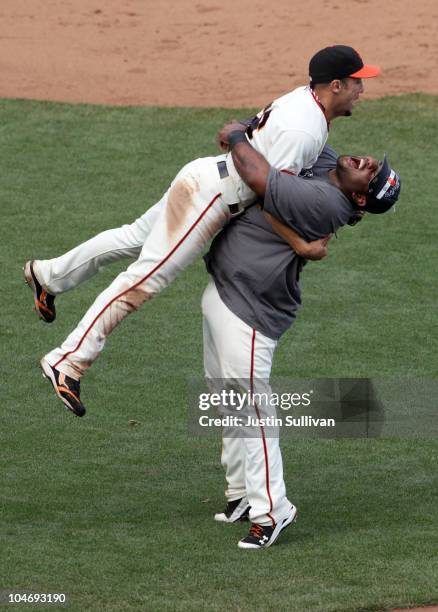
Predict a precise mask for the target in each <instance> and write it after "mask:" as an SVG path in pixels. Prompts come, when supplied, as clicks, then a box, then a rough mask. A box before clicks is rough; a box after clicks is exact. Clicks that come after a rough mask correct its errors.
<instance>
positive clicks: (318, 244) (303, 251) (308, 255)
mask: <svg viewBox="0 0 438 612" xmlns="http://www.w3.org/2000/svg"><path fill="white" fill-rule="evenodd" d="M263 214H264V216H265V217H266V219H267V220H268V221H269V223H270V224H271V225H272V228H273V229H274V230H275V232H277V234H278V235H279V236H281V237H282V238H283V240H285V241H286V242H287V243H288V244H289V246H291V247H292V248H293V250H294V251H295V253H296V254H297V255H299V256H300V257H304V259H311V260H312V261H318V260H319V259H323V258H324V257H326V256H327V255H328V247H327V245H328V242H329V240H330V238H331V237H332V235H331V234H329V235H328V236H326V237H325V238H319V239H318V240H312V242H306V241H305V240H304V238H301V236H299V235H298V234H297V233H296V232H295V231H294V230H293V229H292V228H290V227H288V226H287V225H285V224H284V223H281V221H278V219H276V218H275V217H273V216H272V215H270V214H269V213H267V212H265V211H264V212H263Z"/></svg>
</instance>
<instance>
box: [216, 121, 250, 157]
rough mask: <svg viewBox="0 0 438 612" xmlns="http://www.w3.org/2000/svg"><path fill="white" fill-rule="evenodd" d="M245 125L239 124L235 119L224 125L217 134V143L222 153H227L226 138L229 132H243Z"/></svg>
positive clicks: (228, 148)
mask: <svg viewBox="0 0 438 612" xmlns="http://www.w3.org/2000/svg"><path fill="white" fill-rule="evenodd" d="M246 128H247V125H245V124H244V123H241V122H240V121H238V120H237V119H233V120H232V121H231V122H230V123H226V124H225V125H224V126H223V128H222V129H220V130H219V132H218V133H217V143H218V145H219V148H220V149H221V150H222V151H229V150H230V147H229V144H228V136H229V135H230V134H231V132H245V130H246Z"/></svg>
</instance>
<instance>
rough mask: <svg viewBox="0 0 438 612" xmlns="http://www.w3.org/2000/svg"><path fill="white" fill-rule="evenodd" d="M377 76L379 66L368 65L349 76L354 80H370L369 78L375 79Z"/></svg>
mask: <svg viewBox="0 0 438 612" xmlns="http://www.w3.org/2000/svg"><path fill="white" fill-rule="evenodd" d="M379 74H380V68H379V66H370V65H369V64H365V66H363V68H361V69H360V70H358V71H357V72H353V74H350V76H351V77H353V78H354V79H370V78H371V77H376V76H378V75H379Z"/></svg>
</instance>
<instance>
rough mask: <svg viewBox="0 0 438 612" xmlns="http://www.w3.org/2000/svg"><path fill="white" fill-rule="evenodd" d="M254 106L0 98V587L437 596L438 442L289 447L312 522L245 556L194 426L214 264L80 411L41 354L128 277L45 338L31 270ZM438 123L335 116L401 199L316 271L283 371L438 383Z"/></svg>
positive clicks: (79, 293) (376, 107) (251, 603)
mask: <svg viewBox="0 0 438 612" xmlns="http://www.w3.org/2000/svg"><path fill="white" fill-rule="evenodd" d="M250 114H251V110H248V109H236V110H234V111H232V112H231V111H229V110H218V109H214V110H212V109H205V110H193V109H153V108H129V109H127V108H105V107H92V106H70V105H64V104H52V103H42V102H29V101H20V100H17V101H12V100H11V101H5V100H4V101H0V116H1V124H0V125H1V143H2V147H1V150H0V155H1V168H2V180H1V181H0V190H1V194H0V195H1V210H2V223H1V232H2V240H1V242H0V249H1V261H2V266H1V287H2V295H3V297H4V298H5V299H4V301H3V316H2V324H1V332H0V334H1V363H2V369H1V373H2V375H1V389H2V407H3V410H2V428H1V430H2V439H1V447H0V457H1V476H2V477H1V500H2V504H1V521H2V522H1V533H0V542H1V544H0V592H3V593H5V592H8V593H9V592H39V593H42V592H57V593H66V594H67V596H68V598H69V605H68V609H69V610H72V611H73V610H74V611H78V612H80V611H83V610H90V611H100V610H105V611H124V612H126V611H130V610H146V611H151V612H155V611H157V612H158V611H169V612H170V611H186V610H188V611H192V610H193V611H200V610H202V611H204V610H205V611H209V612H210V611H211V612H213V611H221V612H222V611H223V610H224V609H229V610H236V611H239V612H247V611H254V610H256V611H270V610H277V611H280V610H281V611H283V610H285V611H286V610H287V611H296V612H304V611H315V612H316V611H318V612H319V611H321V612H322V611H324V612H335V611H336V612H341V611H342V612H347V611H359V610H361V611H372V610H381V609H384V608H389V607H391V606H395V605H409V604H411V605H412V604H420V603H432V602H438V587H437V584H438V567H437V556H436V552H437V550H438V538H437V527H436V526H437V524H438V499H437V490H438V486H437V485H438V482H437V476H436V475H437V455H438V444H437V441H436V440H433V439H428V440H426V439H424V440H422V439H414V438H411V439H390V440H389V439H374V440H371V439H370V440H342V441H310V440H309V441H303V440H301V441H299V442H293V441H290V440H285V441H284V444H283V459H284V464H285V476H286V484H287V487H288V493H289V497H290V498H291V499H292V500H293V501H294V503H296V505H297V506H298V507H299V510H300V520H299V522H298V523H297V525H296V526H295V527H293V528H290V529H289V530H288V531H286V532H285V534H284V536H283V537H282V538H281V539H280V540H279V543H278V545H275V546H274V547H273V548H271V549H269V550H268V551H266V552H262V553H245V552H244V551H240V550H238V549H237V547H236V543H237V540H238V539H239V538H240V537H242V536H243V535H244V534H245V532H246V530H247V526H246V525H243V526H242V525H233V526H223V525H221V524H217V523H215V522H214V521H213V520H212V515H213V513H214V512H215V511H217V509H221V508H222V506H223V503H224V498H223V488H224V482H223V473H222V469H221V467H220V464H219V452H220V441H219V440H217V439H214V438H213V439H212V438H196V437H191V436H189V435H188V433H187V397H186V396H187V380H188V378H189V377H190V376H200V375H202V334H201V313H200V297H201V294H202V291H203V289H204V287H205V284H206V280H207V276H206V274H205V272H204V269H203V264H202V262H201V261H199V262H197V263H196V264H195V265H194V266H192V267H191V269H189V270H188V271H186V273H184V274H183V275H182V276H181V277H180V278H179V279H178V280H177V281H176V282H175V283H174V284H173V286H172V287H171V288H170V289H169V290H168V291H167V292H165V293H163V295H161V296H159V297H158V298H157V299H156V300H155V301H153V302H152V303H149V304H147V305H146V306H145V307H144V308H143V309H142V310H141V311H139V312H138V313H136V314H135V315H133V316H131V317H130V318H129V319H128V320H126V321H125V322H124V324H123V326H121V327H120V328H119V329H118V330H116V332H115V333H114V334H113V335H112V336H111V338H110V340H109V341H108V344H107V347H106V350H105V353H104V355H103V356H102V358H101V359H100V360H99V361H98V362H97V363H96V364H95V367H94V368H93V369H92V371H90V373H89V374H88V375H87V377H86V379H85V380H84V383H83V398H84V402H85V403H86V405H87V408H88V414H87V416H86V417H85V418H84V419H82V420H80V419H76V418H74V417H72V416H71V415H70V414H68V413H67V412H64V410H63V408H62V406H61V404H60V403H59V402H58V401H57V400H56V399H55V397H54V395H53V393H52V392H51V390H50V388H49V385H48V383H47V382H46V381H44V380H43V379H42V377H41V373H40V370H39V367H38V361H39V358H40V357H41V356H42V355H43V354H44V353H46V352H47V351H48V350H49V349H50V348H52V347H54V346H55V345H57V344H58V343H59V342H60V341H61V340H62V339H63V338H64V337H65V335H66V333H67V332H68V331H69V330H70V329H71V328H72V327H73V326H74V324H75V323H76V322H77V320H78V319H79V316H80V315H81V314H82V312H83V311H84V309H85V308H86V307H87V306H88V305H89V304H90V303H91V301H92V300H93V299H94V296H95V295H96V294H97V292H98V291H99V290H101V289H103V288H104V287H105V286H106V284H107V283H108V282H109V281H110V279H112V278H113V277H114V275H115V274H116V273H117V271H118V270H120V269H121V267H122V266H121V265H118V264H117V265H115V266H112V267H111V268H108V269H106V270H105V271H103V272H102V273H101V274H100V275H99V276H98V277H96V278H95V279H93V280H92V281H90V282H89V283H88V284H85V285H83V286H81V287H80V288H78V289H77V290H75V291H72V292H71V293H69V294H65V295H64V296H62V297H60V298H59V299H58V301H57V306H58V313H59V314H58V320H57V321H56V323H55V324H54V325H52V326H48V325H44V324H43V323H41V322H39V321H38V320H37V318H36V316H35V315H34V313H33V312H32V310H31V307H32V303H31V294H30V291H29V290H28V289H27V287H26V286H25V285H24V283H23V279H22V272H21V266H22V265H23V262H24V261H25V260H26V259H28V258H38V259H43V258H49V257H53V256H55V255H57V254H60V253H61V252H64V251H65V250H67V249H68V248H70V247H72V246H74V245H76V244H77V243H78V242H81V241H83V240H85V239H86V238H88V237H90V236H91V235H93V234H94V233H96V232H98V231H100V230H103V229H107V228H109V227H113V226H118V225H120V224H122V223H126V222H130V221H132V220H133V219H135V217H136V216H139V215H140V214H142V212H143V211H144V210H145V208H147V207H149V206H150V205H151V204H153V203H154V202H155V201H156V200H157V199H158V198H159V196H161V194H162V192H163V191H164V189H165V188H166V187H167V185H168V183H169V181H170V180H171V179H172V178H173V176H174V175H175V174H176V171H177V170H178V169H179V168H180V167H181V166H182V165H183V164H184V163H185V162H187V161H189V160H191V159H193V158H195V157H199V156H203V155H209V154H214V152H215V141H214V138H215V133H216V130H217V129H218V127H220V125H221V124H222V123H223V122H224V121H225V120H227V119H230V118H233V117H236V116H237V117H246V116H249V115H250ZM437 117H438V98H435V97H429V96H421V95H415V96H402V97H396V98H387V99H384V100H380V101H372V102H364V103H362V104H361V105H360V106H359V107H358V108H357V110H356V112H355V116H354V117H353V118H352V119H349V120H337V121H336V122H335V123H334V124H333V127H332V130H331V136H330V142H331V144H332V145H333V146H335V147H336V148H337V149H338V151H339V152H341V153H355V154H366V153H371V154H374V155H376V156H381V155H382V154H383V152H384V151H386V152H387V153H388V155H389V159H390V162H391V163H392V165H393V166H394V167H395V168H397V169H398V170H399V171H400V174H401V175H402V180H403V191H402V198H401V201H400V203H399V205H398V206H397V210H396V213H395V214H392V213H390V214H388V215H385V216H383V217H381V218H377V217H375V218H366V219H365V220H364V221H363V222H362V223H361V224H359V225H358V226H357V227H355V228H345V229H343V230H341V232H340V233H339V236H338V240H333V241H332V244H331V250H330V255H329V257H328V258H326V260H324V261H322V262H320V263H316V264H310V265H309V266H308V267H307V268H306V270H305V272H304V273H303V278H302V291H303V307H302V310H301V312H300V315H299V317H298V320H297V321H296V324H295V325H294V326H293V328H292V329H291V330H289V332H288V333H287V334H286V335H285V336H284V337H283V338H282V340H281V342H280V345H279V348H278V350H277V353H276V356H275V361H274V370H273V375H274V376H290V377H295V378H296V377H300V376H302V377H311V376H320V377H324V376H325V377H332V376H333V377H335V376H343V377H359V376H364V377H368V376H376V377H391V376H401V377H408V376H413V377H432V378H433V377H436V375H437V365H438V359H437V354H436V332H437V324H436V302H437V292H436V270H437V264H438V262H437V250H436V235H437V213H436V206H437V204H436V190H435V182H434V180H435V177H434V174H435V168H436V166H437V164H438V137H437V130H436V122H437ZM436 401H437V400H436V398H435V397H433V398H431V402H435V403H436ZM130 420H136V421H138V422H139V424H138V425H137V426H134V427H133V426H130V425H129V421H130ZM14 608H15V609H17V610H18V609H20V610H25V609H29V606H20V605H16V606H14ZM11 609H12V606H11ZM52 609H57V608H56V607H55V606H52Z"/></svg>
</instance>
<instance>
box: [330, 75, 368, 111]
mask: <svg viewBox="0 0 438 612" xmlns="http://www.w3.org/2000/svg"><path fill="white" fill-rule="evenodd" d="M340 83H341V89H340V90H339V93H338V95H337V100H336V106H337V115H338V116H344V117H350V116H351V114H352V112H353V105H354V103H355V102H356V101H357V100H358V99H359V96H360V95H361V94H363V92H364V87H363V83H362V79H355V78H353V77H347V78H346V79H342V81H341V82H340Z"/></svg>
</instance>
